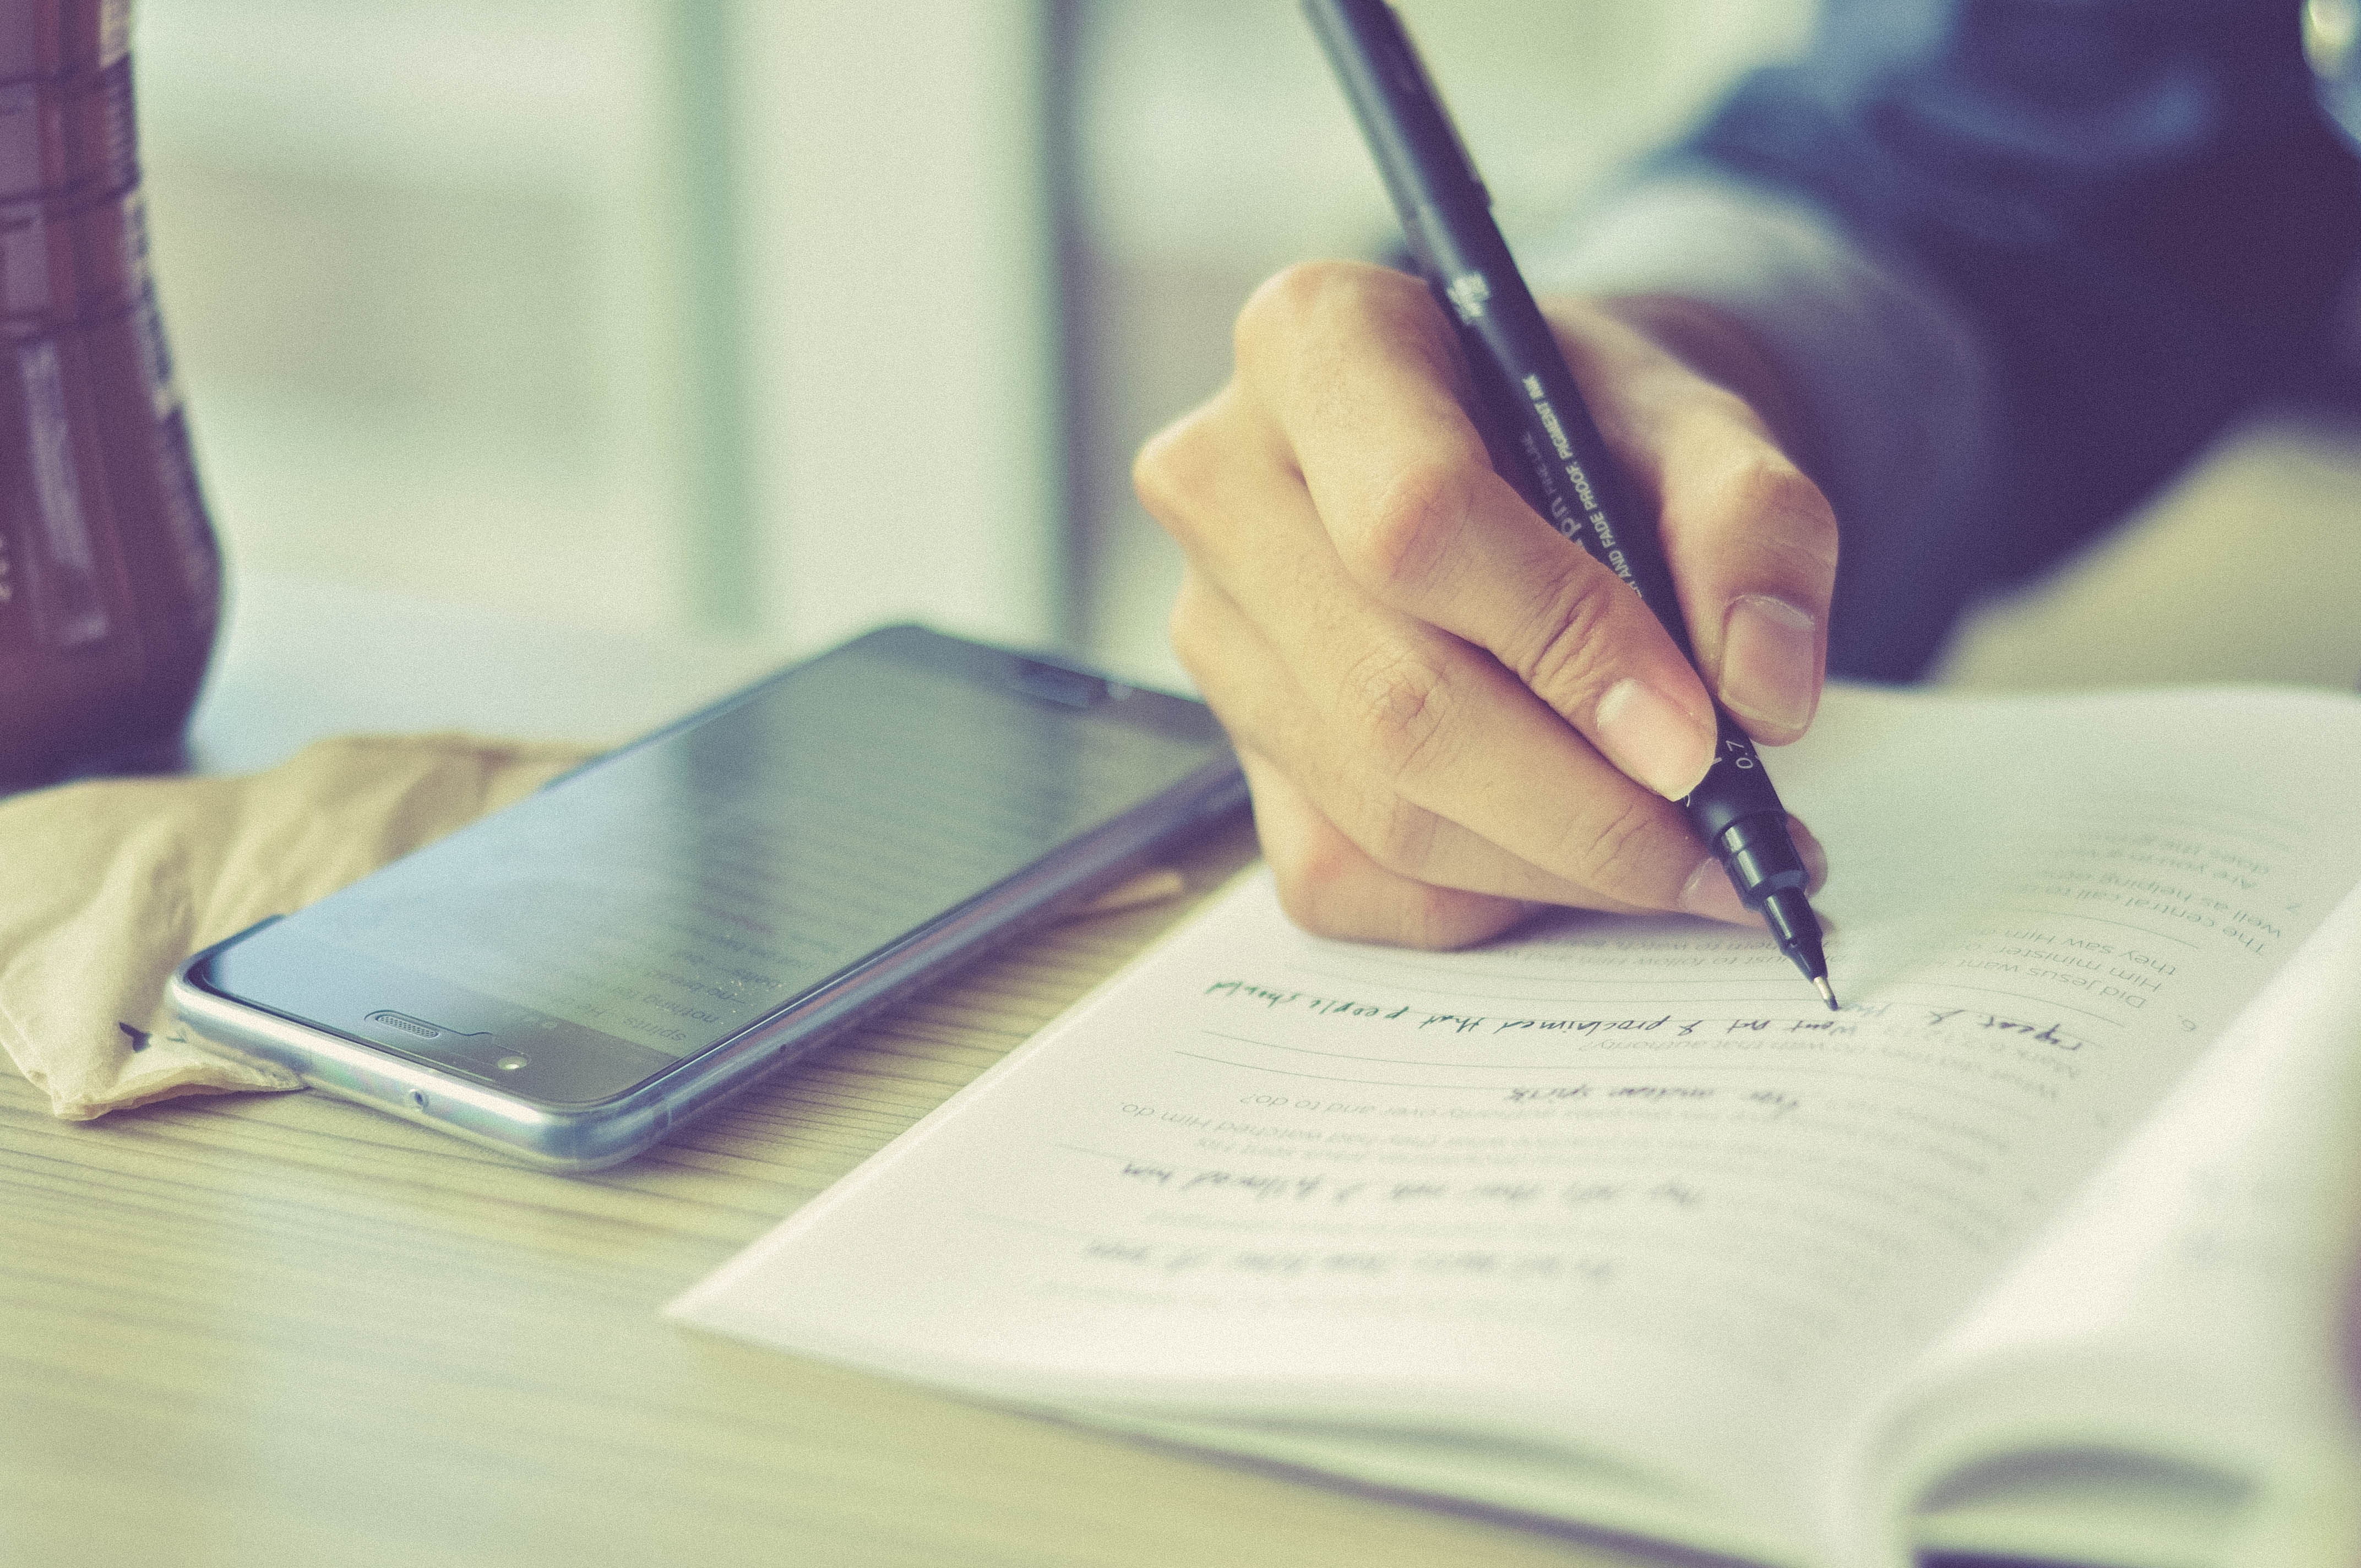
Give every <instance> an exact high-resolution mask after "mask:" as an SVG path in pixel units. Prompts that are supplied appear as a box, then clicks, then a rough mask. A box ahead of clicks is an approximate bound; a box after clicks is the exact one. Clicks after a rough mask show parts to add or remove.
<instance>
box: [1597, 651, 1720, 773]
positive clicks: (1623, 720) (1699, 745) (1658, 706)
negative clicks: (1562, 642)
mask: <svg viewBox="0 0 2361 1568" xmlns="http://www.w3.org/2000/svg"><path fill="white" fill-rule="evenodd" d="M1592 723H1593V725H1594V726H1595V728H1596V729H1597V731H1598V749H1599V750H1600V751H1604V752H1606V753H1607V760H1608V761H1609V762H1613V763H1614V764H1615V765H1616V766H1617V767H1619V768H1620V769H1622V770H1623V771H1624V772H1625V773H1629V774H1631V776H1632V777H1633V778H1635V779H1638V780H1639V781H1640V782H1641V783H1642V784H1646V785H1647V786H1648V787H1649V788H1650V789H1652V790H1654V791H1655V792H1656V793H1657V794H1658V795H1663V796H1664V798H1665V799H1667V800H1678V799H1680V798H1681V797H1682V796H1683V795H1686V794H1688V793H1689V791H1691V790H1693V789H1695V788H1697V780H1699V779H1701V778H1703V777H1705V771H1706V769H1708V767H1711V766H1712V765H1713V729H1712V728H1711V727H1710V726H1708V725H1707V724H1705V723H1703V722H1701V721H1700V720H1698V719H1697V718H1695V717H1693V716H1692V715H1691V714H1690V713H1689V711H1688V710H1687V709H1686V708H1685V707H1681V706H1680V704H1678V703H1676V702H1675V701H1674V700H1673V699H1672V698H1670V697H1668V696H1665V695H1664V693H1662V692H1660V691H1658V690H1656V688H1655V687H1653V686H1650V685H1642V684H1641V683H1640V682H1638V681H1636V680H1621V681H1618V682H1616V683H1615V684H1614V685H1611V686H1609V687H1608V688H1607V695H1606V696H1603V697H1600V698H1599V699H1598V712H1597V713H1596V714H1595V715H1594V716H1593V718H1592Z"/></svg>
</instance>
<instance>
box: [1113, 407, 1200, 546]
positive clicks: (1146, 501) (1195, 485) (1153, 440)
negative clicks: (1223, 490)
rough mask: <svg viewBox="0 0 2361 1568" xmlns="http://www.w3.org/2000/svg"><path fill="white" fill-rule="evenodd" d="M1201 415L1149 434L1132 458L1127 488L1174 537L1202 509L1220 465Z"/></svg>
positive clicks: (1191, 416) (1195, 415)
mask: <svg viewBox="0 0 2361 1568" xmlns="http://www.w3.org/2000/svg"><path fill="white" fill-rule="evenodd" d="M1209 422H1210V416H1209V415H1208V414H1207V413H1206V411H1203V410H1200V411H1197V412H1195V413H1192V414H1190V415H1187V416H1186V417H1184V418H1182V419H1180V420H1176V421H1175V422H1172V423H1171V424H1169V425H1167V426H1165V427H1164V428H1163V429H1162V430H1160V431H1159V432H1157V433H1156V434H1154V435H1152V436H1150V437H1149V438H1148V443H1147V444H1145V445H1143V446H1142V447H1141V448H1140V449H1139V455H1138V456H1137V457H1136V458H1134V459H1133V460H1132V465H1131V488H1132V489H1133V491H1134V492H1135V493H1136V494H1137V496H1138V497H1139V504H1140V505H1141V506H1143V507H1146V508H1147V509H1148V515H1149V516H1150V517H1153V518H1154V519H1156V521H1158V522H1159V523H1162V524H1163V525H1164V527H1165V528H1166V529H1167V530H1168V531H1170V532H1172V533H1174V534H1176V535H1178V534H1180V532H1183V529H1184V527H1185V525H1186V524H1187V523H1188V522H1189V521H1190V520H1191V519H1192V518H1194V517H1196V516H1197V515H1198V514H1199V513H1200V512H1202V511H1203V510H1206V508H1207V505H1208V500H1209V498H1210V496H1211V495H1212V493H1213V471H1214V468H1215V466H1217V464H1218V462H1219V457H1220V454H1219V451H1218V444H1217V442H1216V441H1215V439H1214V437H1213V433H1212V432H1211V431H1210V430H1209V429H1208V428H1207V426H1208V424H1209Z"/></svg>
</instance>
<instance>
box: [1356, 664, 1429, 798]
mask: <svg viewBox="0 0 2361 1568" xmlns="http://www.w3.org/2000/svg"><path fill="white" fill-rule="evenodd" d="M1344 696H1345V710H1346V712H1347V714H1348V715H1349V716H1350V718H1349V722H1351V723H1353V724H1354V726H1355V727H1356V729H1357V732H1358V733H1359V734H1360V735H1361V737H1362V738H1363V739H1364V740H1365V741H1366V742H1367V745H1368V747H1369V749H1370V751H1372V752H1373V753H1374V754H1375V756H1376V758H1377V759H1378V762H1379V763H1380V764H1381V765H1382V766H1383V767H1384V768H1385V770H1386V771H1387V772H1388V773H1389V774H1390V775H1391V776H1393V777H1395V778H1400V777H1402V776H1404V775H1406V774H1410V773H1416V772H1418V771H1420V770H1422V768H1424V767H1426V766H1427V765H1428V764H1429V763H1430V762H1432V761H1433V752H1434V751H1436V749H1437V747H1438V744H1439V740H1440V738H1441V736H1442V735H1443V734H1444V728H1445V723H1446V720H1447V718H1448V717H1449V712H1450V707H1451V696H1450V677H1449V675H1448V674H1446V673H1445V672H1444V669H1443V668H1442V667H1441V665H1440V664H1439V663H1437V662H1436V661H1434V660H1433V659H1430V658H1428V657H1426V656H1424V655H1423V654H1422V653H1421V652H1418V651H1416V650H1414V649H1411V648H1408V647H1403V646H1400V645H1399V644H1392V645H1388V646H1385V647H1381V648H1379V649H1378V650H1376V651H1375V652H1371V653H1369V654H1367V655H1366V656H1364V657H1363V658H1362V659H1361V660H1360V661H1359V662H1358V663H1355V664H1354V665H1353V666H1352V667H1351V668H1350V669H1349V670H1348V671H1347V672H1346V673H1345V693H1344Z"/></svg>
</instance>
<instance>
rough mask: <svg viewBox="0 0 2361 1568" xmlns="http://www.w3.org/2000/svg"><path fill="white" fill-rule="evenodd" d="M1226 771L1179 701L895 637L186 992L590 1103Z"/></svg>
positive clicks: (362, 898) (328, 913) (598, 779)
mask: <svg viewBox="0 0 2361 1568" xmlns="http://www.w3.org/2000/svg"><path fill="white" fill-rule="evenodd" d="M1226 756H1227V752H1226V749H1225V747H1224V743H1223V741H1222V740H1221V737H1220V733H1219V730H1218V729H1217V727H1216V726H1215V725H1214V724H1213V720H1212V718H1211V716H1210V715H1208V714H1207V713H1206V712H1205V710H1204V709H1203V708H1202V707H1200V706H1199V705H1197V704H1195V703H1191V702H1187V701H1185V700H1183V699H1180V698H1177V697H1170V696H1164V695H1163V694H1161V693H1157V692H1146V691H1137V690H1127V689H1126V688H1123V687H1119V686H1111V685H1108V684H1107V683H1105V682H1104V681H1102V680H1099V679H1098V678H1097V677H1094V676H1090V675H1086V674H1080V673H1078V672H1073V671H1069V670H1066V669H1063V668H1061V667H1060V666H1056V665H1050V664H1045V663H1039V662H1037V661H1032V660H1027V659H1022V658H1019V657H1017V656H1016V655H1013V654H1007V653H1004V652H998V651H996V650H991V649H984V648H979V647H976V646H974V645H972V644H968V643H963V642H960V641H954V640H952V639H949V638H945V637H941V636H939V635H937V634H934V633H931V632H927V631H923V630H918V629H917V628H893V629H889V630H885V631H882V632H876V633H873V634H871V635H870V636H869V637H866V638H863V639H862V640H861V641H857V642H854V643H851V644H850V645H848V646H846V647H844V648H841V649H839V650H837V651H836V652H832V653H829V654H827V655H825V656H823V657H821V658H819V659H817V660H814V661H813V662H811V663H807V664H804V665H801V666H798V667H797V668H796V669H794V670H792V671H789V672H788V673H786V674H784V675H781V676H778V677H775V678H774V679H773V680H771V681H769V682H766V683H764V684H763V685H760V686H757V687H756V688H754V689H753V690H752V692H751V693H749V694H747V695H746V696H743V697H741V698H740V699H737V700H736V701H735V702H734V703H732V704H731V705H729V706H727V707H724V708H723V709H722V710H720V711H719V712H718V713H715V714H712V715H709V716H707V717H705V718H702V719H700V720H697V721H693V722H691V723H690V724H688V725H687V726H686V727H684V728H680V729H675V730H673V731H669V732H665V733H663V734H659V735H658V736H656V737H654V738H653V739H651V740H647V741H643V742H642V743H640V744H639V745H637V746H635V747H632V748H631V749H629V750H626V751H622V752H620V753H618V754H615V755H612V756H610V757H608V758H606V759H604V760H602V761H600V762H596V763H594V764H592V765H591V766H589V767H588V768H587V769H585V770H583V771H582V772H580V773H576V774H574V775H571V776H569V777H567V778H565V779H562V780H560V781H558V782H557V783H556V784H553V785H552V786H550V787H549V788H548V789H546V790H544V792H542V793H541V794H539V795H535V796H533V798H531V799H528V800H526V801H523V802H521V803H520V804H518V805H516V806H511V807H510V808H509V809H508V810H506V811H503V812H500V813H499V814H497V815H496V816H493V817H489V818H486V819H485V820H483V821H481V822H478V823H477V824H475V825H474V826H472V827H470V828H466V829H463V830H462V831H460V832H458V833H456V834H454V835H453V836H451V837H450V838H448V839H444V840H442V841H441V842H439V843H436V844H434V845H430V846H429V847H427V848H426V849H423V850H419V851H418V852H417V853H415V854H412V855H411V856H409V857H408V858H406V859H404V860H401V861H397V862H395V863H394V864H393V865H391V866H390V867H387V868H386V869H385V870H383V871H380V872H377V873H375V874H374V875H372V876H369V877H368V878H367V879H365V880H363V881H362V882H359V883H355V884H353V885H352V886H351V887H348V888H346V889H345V890H344V891H342V892H340V893H337V894H333V895H331V896H330V897H328V898H326V899H324V900H322V901H321V902H320V903H318V904H315V905H312V906H310V907H309V908H306V909H304V910H302V911H301V912H299V913H297V914H296V915H294V916H291V917H289V918H288V919H285V920H282V921H280V922H279V923H278V924H276V925H274V926H271V927H268V928H267V929H264V930H262V931H259V932H257V933H256V934H255V935H254V936H253V937H251V938H247V939H245V940H242V941H240V942H238V943H236V944H234V945H233V946H231V947H230V948H226V949H225V950H224V951H223V952H222V953H221V954H219V955H218V956H217V957H216V958H215V959H214V960H213V962H212V965H211V966H210V970H209V972H208V973H207V975H206V977H205V979H206V981H207V982H208V983H209V984H210V985H211V986H212V987H213V988H214V990H217V991H220V992H225V993H227V994H229V995H231V996H234V997H236V998H237V999H239V1000H241V1001H244V1002H247V1003H251V1004H254V1005H257V1006H260V1007H263V1008H265V1009H267V1010H269V1011H271V1012H275V1013H279V1014H284V1015H287V1016H291V1017H293V1018H296V1019H299V1020H301V1021H303V1022H307V1023H312V1024H314V1025H321V1026H324V1027H327V1028H329V1029H333V1030H335V1031H337V1032H339V1033H343V1034H346V1035H350V1036H358V1037H360V1038H363V1039H366V1040H369V1041H371V1042H372V1043H375V1044H379V1045H382V1046H385V1047H391V1048H393V1049H395V1050H397V1051H401V1052H402V1053H404V1054H408V1055H412V1056H417V1057H423V1058H427V1059H430V1060H434V1061H435V1062H437V1063H438V1064H440V1065H444V1066H445V1067H450V1068H456V1069H459V1070H461V1071H464V1072H467V1073H468V1074H469V1075H471V1076H474V1077H478V1078H481V1079H483V1080H487V1081H490V1082H497V1083H499V1084H500V1086H501V1087H502V1088H503V1089H505V1090H508V1091H512V1092H516V1093H519V1094H522V1095H523V1096H525V1097H527V1098H533V1099H541V1100H546V1101H550V1102H560V1103H565V1102H573V1103H580V1102H589V1101H592V1100H597V1099H603V1098H607V1097H609V1096H611V1095H613V1094H615V1093H618V1092H620V1091H623V1090H625V1089H628V1088H629V1087H630V1086H631V1084H633V1083H636V1082H639V1081H642V1080H645V1079H646V1078H648V1077H650V1076H653V1074H655V1073H657V1072H660V1071H662V1070H664V1069H666V1068H667V1067H669V1066H671V1065H672V1064H673V1063H674V1062H675V1061H677V1060H678V1059H679V1058H682V1057H684V1056H686V1055H689V1054H692V1053H694V1052H696V1051H698V1050H700V1049H703V1048H704V1047H708V1046H709V1045H711V1044H713V1043H715V1042H717V1041H719V1040H721V1039H724V1038H727V1037H728V1036H731V1035H733V1034H735V1033H737V1032H738V1031H740V1030H741V1029H742V1028H744V1027H745V1026H746V1025H750V1024H753V1023H755V1022H757V1021H758V1020H760V1019H762V1018H763V1017H765V1016H766V1015H768V1014H772V1013H774V1012H776V1011H777V1010H779V1008H780V1007H782V1006H783V1005H784V1004H785V1003H787V1002H789V1001H790V1000H792V999H793V998H795V997H796V996H798V995H800V994H803V993H805V992H808V991H810V990H811V989H812V988H813V987H815V986H817V985H818V984H819V983H820V982H822V981H826V980H828V979H829V977H831V976H833V975H836V974H838V973H839V972H840V971H842V970H846V969H848V968H849V967H851V966H853V965H855V964H857V963H859V962H860V961H861V960H862V959H865V958H867V957H869V956H870V955H872V954H873V953H875V952H877V951H878V950H879V949H881V948H884V947H886V946H888V945H890V944H892V943H893V942H895V940H896V939H897V938H901V937H903V936H904V935H905V934H906V933H907V932H909V931H911V930H912V929H913V928H915V927H919V926H921V925H924V924H925V923H927V922H928V921H929V920H931V919H933V918H935V917H936V916H939V915H941V914H943V913H944V912H945V911H947V910H950V909H952V908H955V907H956V906H958V905H961V904H964V903H966V902H968V901H969V900H971V899H972V898H974V897H976V896H977V895H979V894H983V893H984V892H985V891H987V890H988V889H990V888H992V887H993V886H994V884H996V883H1000V882H1002V881H1004V880H1005V879H1007V878H1009V877H1011V876H1013V875H1015V874H1016V873H1017V872H1020V871H1023V870H1024V869H1025V868H1027V866H1029V865H1031V864H1032V863H1033V862H1034V861H1037V860H1038V859H1040V858H1041V857H1042V856H1043V855H1045V854H1047V853H1049V851H1050V850H1054V849H1056V848H1057V847H1058V846H1060V844H1063V843H1065V842H1067V841H1068V840H1070V839H1073V838H1075V837H1077V836H1078V835H1081V834H1082V833H1086V832H1088V831H1089V830H1091V829H1092V828H1095V827H1098V826H1100V825H1101V824H1103V823H1105V822H1108V821H1110V820H1112V819H1114V818H1115V817H1118V816H1120V815H1122V814H1123V813H1124V812H1126V811H1127V810H1129V809H1130V808H1132V807H1134V806H1138V805H1140V804H1141V803H1143V802H1145V801H1147V800H1149V799H1152V798H1154V797H1155V796H1157V795H1160V794H1162V793H1164V792H1165V791H1167V790H1169V789H1171V788H1172V787H1173V786H1175V785H1177V784H1180V783H1181V782H1182V781H1183V780H1185V779H1187V778H1188V777H1189V776H1190V775H1191V773H1196V772H1198V771H1199V770H1201V769H1203V768H1205V767H1206V766H1208V765H1209V764H1211V763H1215V762H1221V761H1223V760H1224V759H1225V758H1226Z"/></svg>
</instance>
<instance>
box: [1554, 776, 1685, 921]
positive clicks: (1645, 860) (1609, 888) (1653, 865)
mask: <svg viewBox="0 0 2361 1568" xmlns="http://www.w3.org/2000/svg"><path fill="white" fill-rule="evenodd" d="M1663 805H1664V803H1663V802H1661V801H1658V800H1654V799H1652V798H1647V797H1640V796H1635V797H1634V798H1633V799H1631V801H1629V802H1627V803H1626V804H1625V806H1624V807H1623V809H1622V810H1621V811H1620V812H1618V813H1617V814H1616V815H1615V816H1614V817H1611V818H1609V820H1608V821H1607V822H1606V823H1604V824H1602V825H1593V826H1586V827H1584V828H1581V829H1578V830H1577V834H1576V838H1575V839H1574V841H1573V842H1571V843H1568V844H1567V845H1566V846H1565V861H1564V863H1565V864H1566V865H1568V866H1570V867H1571V868H1573V876H1574V880H1575V881H1576V882H1578V883H1581V884H1582V885H1583V886H1585V887H1587V888H1589V889H1591V890H1592V891H1594V892H1597V893H1603V894H1607V895H1608V896H1609V897H1610V898H1616V899H1620V900H1621V901H1622V902H1624V903H1627V904H1637V905H1656V904H1659V903H1662V902H1663V898H1662V894H1661V890H1659V889H1658V888H1657V887H1656V886H1655V885H1654V882H1655V879H1654V878H1653V876H1652V875H1651V872H1652V871H1653V870H1655V869H1657V868H1658V867H1659V866H1660V865H1661V863H1662V861H1663V856H1662V854H1661V850H1662V845H1663V834H1664V829H1665V821H1664V812H1663V810H1662V809H1661V807H1662V806H1663Z"/></svg>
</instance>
